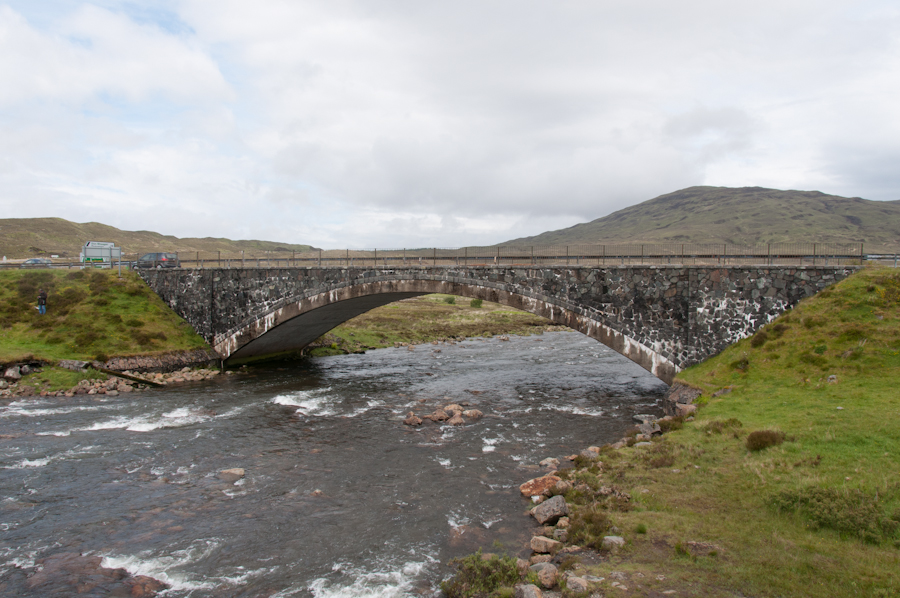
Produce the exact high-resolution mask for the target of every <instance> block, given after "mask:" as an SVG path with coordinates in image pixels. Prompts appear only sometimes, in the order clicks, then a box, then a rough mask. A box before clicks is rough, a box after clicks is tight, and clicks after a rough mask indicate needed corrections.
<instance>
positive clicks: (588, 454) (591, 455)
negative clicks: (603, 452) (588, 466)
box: [578, 449, 600, 461]
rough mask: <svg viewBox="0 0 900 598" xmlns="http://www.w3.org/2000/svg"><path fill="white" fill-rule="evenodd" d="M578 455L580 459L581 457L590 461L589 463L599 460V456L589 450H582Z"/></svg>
mask: <svg viewBox="0 0 900 598" xmlns="http://www.w3.org/2000/svg"><path fill="white" fill-rule="evenodd" d="M578 455H579V456H580V457H583V458H585V459H588V460H590V461H596V460H597V459H599V458H600V455H599V454H597V453H595V452H594V451H592V450H590V449H584V450H583V451H581V452H580V453H579V454H578Z"/></svg>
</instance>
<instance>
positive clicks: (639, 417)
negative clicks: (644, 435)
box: [631, 413, 659, 424]
mask: <svg viewBox="0 0 900 598" xmlns="http://www.w3.org/2000/svg"><path fill="white" fill-rule="evenodd" d="M631 419H632V420H633V421H634V423H636V424H651V423H653V422H655V421H656V420H657V419H659V418H657V417H656V416H655V415H649V414H647V413H638V414H635V415H632V416H631Z"/></svg>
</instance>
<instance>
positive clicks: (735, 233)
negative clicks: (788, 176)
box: [503, 187, 900, 253]
mask: <svg viewBox="0 0 900 598" xmlns="http://www.w3.org/2000/svg"><path fill="white" fill-rule="evenodd" d="M799 242H805V243H864V244H865V250H866V251H867V252H868V253H875V252H879V251H890V252H894V251H898V250H900V200H897V201H872V200H868V199H861V198H859V197H853V198H847V197H838V196H836V195H826V194H824V193H820V192H818V191H780V190H777V189H764V188H761V187H743V188H735V189H732V188H729V187H689V188H687V189H682V190H681V191H676V192H674V193H669V194H666V195H661V196H659V197H657V198H655V199H651V200H648V201H645V202H643V203H640V204H638V205H636V206H631V207H628V208H625V209H623V210H619V211H618V212H614V213H613V214H610V215H609V216H604V217H603V218H598V219H597V220H593V221H591V222H586V223H584V224H576V225H575V226H572V227H570V228H564V229H561V230H555V231H550V232H545V233H542V234H540V235H536V236H534V237H524V238H521V239H515V240H513V241H507V242H506V243H503V245H576V244H600V243H606V244H614V243H728V244H742V245H743V244H746V245H755V244H765V243H799Z"/></svg>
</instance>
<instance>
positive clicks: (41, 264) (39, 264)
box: [19, 257, 53, 268]
mask: <svg viewBox="0 0 900 598" xmlns="http://www.w3.org/2000/svg"><path fill="white" fill-rule="evenodd" d="M52 265H53V262H52V261H51V260H48V259H47V258H45V257H33V258H31V259H27V260H25V261H24V262H22V263H21V264H20V265H19V267H20V268H49V267H50V266H52Z"/></svg>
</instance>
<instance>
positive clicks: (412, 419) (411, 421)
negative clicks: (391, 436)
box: [403, 411, 422, 426]
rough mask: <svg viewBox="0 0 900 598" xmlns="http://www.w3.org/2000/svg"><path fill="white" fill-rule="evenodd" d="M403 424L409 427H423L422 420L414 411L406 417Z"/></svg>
mask: <svg viewBox="0 0 900 598" xmlns="http://www.w3.org/2000/svg"><path fill="white" fill-rule="evenodd" d="M403 423H404V424H406V425H407V426H421V425H422V418H421V417H417V416H416V414H415V413H413V412H412V411H410V412H409V415H407V416H406V419H404V420H403Z"/></svg>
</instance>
